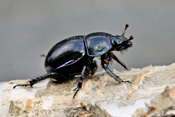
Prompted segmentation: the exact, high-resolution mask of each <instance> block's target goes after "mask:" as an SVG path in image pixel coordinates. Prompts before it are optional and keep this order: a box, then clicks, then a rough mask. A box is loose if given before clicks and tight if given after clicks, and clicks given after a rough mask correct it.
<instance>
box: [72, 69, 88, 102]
mask: <svg viewBox="0 0 175 117" xmlns="http://www.w3.org/2000/svg"><path fill="white" fill-rule="evenodd" d="M85 70H86V66H84V67H83V70H82V72H81V77H80V80H79V82H78V85H77V87H76V88H75V89H74V90H73V91H75V94H74V96H73V99H74V98H75V96H76V95H77V93H78V91H79V90H80V89H81V87H82V84H83V79H84V75H85Z"/></svg>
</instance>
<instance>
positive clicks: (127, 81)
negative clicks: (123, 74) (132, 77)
mask: <svg viewBox="0 0 175 117" xmlns="http://www.w3.org/2000/svg"><path fill="white" fill-rule="evenodd" d="M121 83H129V84H131V81H129V80H126V81H121Z"/></svg>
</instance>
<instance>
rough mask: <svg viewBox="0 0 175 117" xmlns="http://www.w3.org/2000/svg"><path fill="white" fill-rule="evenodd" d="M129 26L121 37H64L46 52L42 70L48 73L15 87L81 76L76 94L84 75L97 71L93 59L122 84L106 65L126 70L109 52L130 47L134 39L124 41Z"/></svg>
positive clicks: (92, 35)
mask: <svg viewBox="0 0 175 117" xmlns="http://www.w3.org/2000/svg"><path fill="white" fill-rule="evenodd" d="M128 27H129V24H126V25H125V29H124V32H123V34H122V35H116V36H114V35H111V34H109V33H105V32H95V33H91V34H88V35H79V36H73V37H70V38H67V39H65V40H62V41H60V42H58V43H57V44H55V45H54V46H53V47H52V48H51V50H50V51H49V52H48V54H47V56H46V58H45V69H46V71H47V74H45V75H43V76H40V77H37V78H35V79H32V80H30V81H29V84H17V85H15V86H14V87H13V88H16V87H17V86H25V87H26V86H30V87H32V86H33V85H34V84H36V83H38V82H39V81H41V80H44V79H47V78H52V79H55V80H56V81H63V82H64V81H66V80H68V79H71V78H73V77H74V76H75V75H81V77H80V80H79V82H78V85H77V87H76V88H75V89H74V91H75V94H74V96H73V98H75V96H76V94H77V93H78V91H79V90H80V89H81V87H82V83H83V79H84V78H85V76H87V75H89V76H92V75H93V74H94V73H95V72H96V69H97V64H96V61H95V60H94V58H95V57H100V58H101V65H102V67H103V69H104V70H105V71H106V72H107V73H108V74H109V75H110V76H111V77H113V78H114V79H115V80H116V81H118V82H119V83H121V82H130V81H123V80H122V79H121V78H120V77H119V76H117V75H115V74H114V73H113V72H112V71H111V70H110V69H109V67H108V64H109V62H110V61H111V60H112V59H114V60H115V61H117V62H118V63H119V64H120V65H121V66H123V67H124V68H125V69H126V70H128V69H127V67H126V65H125V64H124V63H123V62H122V61H120V60H119V59H118V58H117V57H116V56H115V55H114V54H113V53H112V51H122V50H125V49H128V48H129V47H132V42H131V40H133V39H134V37H133V36H132V35H131V36H130V37H129V39H128V38H126V37H125V36H124V35H125V32H126V29H127V28H128Z"/></svg>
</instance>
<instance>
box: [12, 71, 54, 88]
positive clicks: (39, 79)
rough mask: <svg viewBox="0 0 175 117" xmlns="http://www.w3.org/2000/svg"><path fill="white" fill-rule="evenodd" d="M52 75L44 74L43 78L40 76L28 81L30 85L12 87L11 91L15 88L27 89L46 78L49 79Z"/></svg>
mask: <svg viewBox="0 0 175 117" xmlns="http://www.w3.org/2000/svg"><path fill="white" fill-rule="evenodd" d="M51 76H52V75H51V74H46V75H43V76H40V77H37V78H35V79H32V80H30V81H29V83H30V84H17V85H15V86H14V87H13V89H15V88H16V87H27V86H30V87H32V86H33V85H34V84H36V83H38V82H40V81H41V80H45V79H46V78H49V77H51Z"/></svg>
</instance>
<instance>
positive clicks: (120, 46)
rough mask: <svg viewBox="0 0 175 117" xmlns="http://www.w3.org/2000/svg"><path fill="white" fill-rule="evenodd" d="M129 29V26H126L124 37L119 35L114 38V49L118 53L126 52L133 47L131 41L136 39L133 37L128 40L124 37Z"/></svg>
mask: <svg viewBox="0 0 175 117" xmlns="http://www.w3.org/2000/svg"><path fill="white" fill-rule="evenodd" d="M128 27H129V24H126V25H125V29H124V32H123V34H122V35H117V36H114V37H112V44H113V48H114V49H116V50H117V51H121V50H125V49H128V48H129V47H132V42H131V40H133V39H134V37H133V36H132V35H131V36H130V37H129V39H128V38H126V37H125V36H124V35H125V32H126V29H127V28H128Z"/></svg>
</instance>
